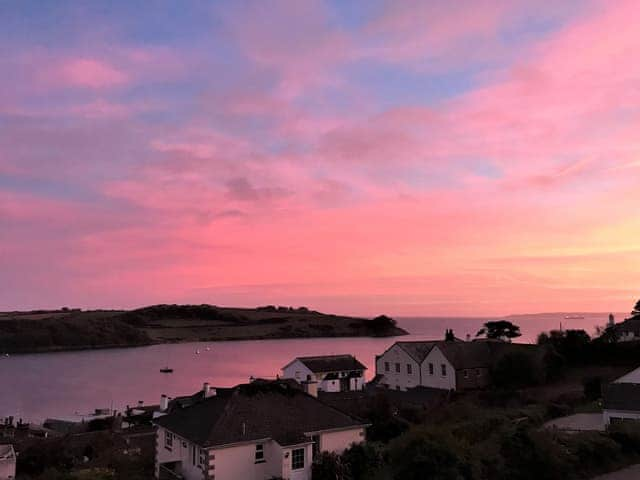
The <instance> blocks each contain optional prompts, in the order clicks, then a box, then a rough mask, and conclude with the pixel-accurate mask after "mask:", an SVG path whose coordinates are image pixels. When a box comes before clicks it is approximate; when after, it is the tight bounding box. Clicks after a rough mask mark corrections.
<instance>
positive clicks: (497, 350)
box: [398, 340, 537, 370]
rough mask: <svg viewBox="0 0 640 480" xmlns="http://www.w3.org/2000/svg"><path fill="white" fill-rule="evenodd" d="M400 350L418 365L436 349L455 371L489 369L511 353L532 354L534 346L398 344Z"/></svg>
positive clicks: (501, 343)
mask: <svg viewBox="0 0 640 480" xmlns="http://www.w3.org/2000/svg"><path fill="white" fill-rule="evenodd" d="M398 345H399V346H400V348H402V349H403V350H404V351H405V352H407V353H408V354H409V355H410V356H411V357H412V358H413V359H414V360H416V361H417V362H418V363H419V364H421V363H422V362H424V359H425V358H427V356H428V355H429V352H431V350H432V349H433V347H438V349H439V350H440V351H441V352H442V354H443V355H444V356H445V357H446V358H447V360H449V362H450V363H451V365H453V367H454V368H455V369H456V370H462V369H466V368H489V367H491V366H492V365H493V364H494V363H495V362H496V361H497V360H498V359H499V358H500V357H502V356H503V355H506V354H508V353H512V352H534V351H535V350H536V349H537V347H536V346H535V345H527V344H522V343H507V342H500V341H495V342H494V341H474V342H463V341H458V340H456V341H450V342H447V341H444V340H439V341H426V342H398Z"/></svg>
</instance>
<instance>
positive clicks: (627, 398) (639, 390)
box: [604, 382, 640, 411]
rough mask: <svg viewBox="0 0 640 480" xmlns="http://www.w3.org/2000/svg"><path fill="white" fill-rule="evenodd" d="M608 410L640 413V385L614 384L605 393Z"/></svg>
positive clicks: (605, 406) (605, 403)
mask: <svg viewBox="0 0 640 480" xmlns="http://www.w3.org/2000/svg"><path fill="white" fill-rule="evenodd" d="M604 408H605V409H607V410H630V411H640V384H638V383H619V382H614V383H611V384H609V385H608V386H607V388H606V390H605V392H604Z"/></svg>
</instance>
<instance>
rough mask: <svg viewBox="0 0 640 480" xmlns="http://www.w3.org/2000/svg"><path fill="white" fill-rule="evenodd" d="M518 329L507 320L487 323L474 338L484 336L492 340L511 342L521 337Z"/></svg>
mask: <svg viewBox="0 0 640 480" xmlns="http://www.w3.org/2000/svg"><path fill="white" fill-rule="evenodd" d="M521 335H522V334H521V333H520V327H519V326H517V325H515V324H513V323H511V322H510V321H508V320H496V321H492V322H487V323H485V324H484V326H483V327H482V328H481V329H480V330H478V333H477V334H476V337H481V336H485V337H486V338H489V339H493V340H511V339H513V338H517V337H519V336H521Z"/></svg>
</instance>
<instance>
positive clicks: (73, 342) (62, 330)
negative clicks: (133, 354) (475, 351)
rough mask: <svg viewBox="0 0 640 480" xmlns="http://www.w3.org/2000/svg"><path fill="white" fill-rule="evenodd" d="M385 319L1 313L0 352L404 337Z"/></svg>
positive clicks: (271, 310) (259, 311) (212, 310)
mask: <svg viewBox="0 0 640 480" xmlns="http://www.w3.org/2000/svg"><path fill="white" fill-rule="evenodd" d="M404 334H406V332H405V331H404V330H402V329H400V328H398V327H396V326H395V324H394V322H393V321H391V320H390V319H386V317H385V318H384V319H377V320H369V319H364V318H356V317H345V316H338V315H327V314H323V313H320V312H315V311H310V310H308V309H306V308H304V307H301V308H290V307H273V306H268V307H261V308H254V309H250V308H229V307H216V306H212V305H154V306H150V307H145V308H140V309H136V310H128V311H126V310H90V311H81V310H79V309H62V310H51V311H32V312H2V313H0V353H5V352H6V353H22V352H45V351H56V350H72V349H85V348H110V347H123V346H140V345H150V344H156V343H177V342H196V341H220V340H250V339H268V338H311V337H364V336H372V337H380V336H381V337H386V336H397V335H404Z"/></svg>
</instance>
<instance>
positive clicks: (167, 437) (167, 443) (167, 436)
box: [164, 430, 173, 450]
mask: <svg viewBox="0 0 640 480" xmlns="http://www.w3.org/2000/svg"><path fill="white" fill-rule="evenodd" d="M164 448H166V449H167V450H171V449H172V448H173V433H171V432H167V431H166V430H165V431H164Z"/></svg>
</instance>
